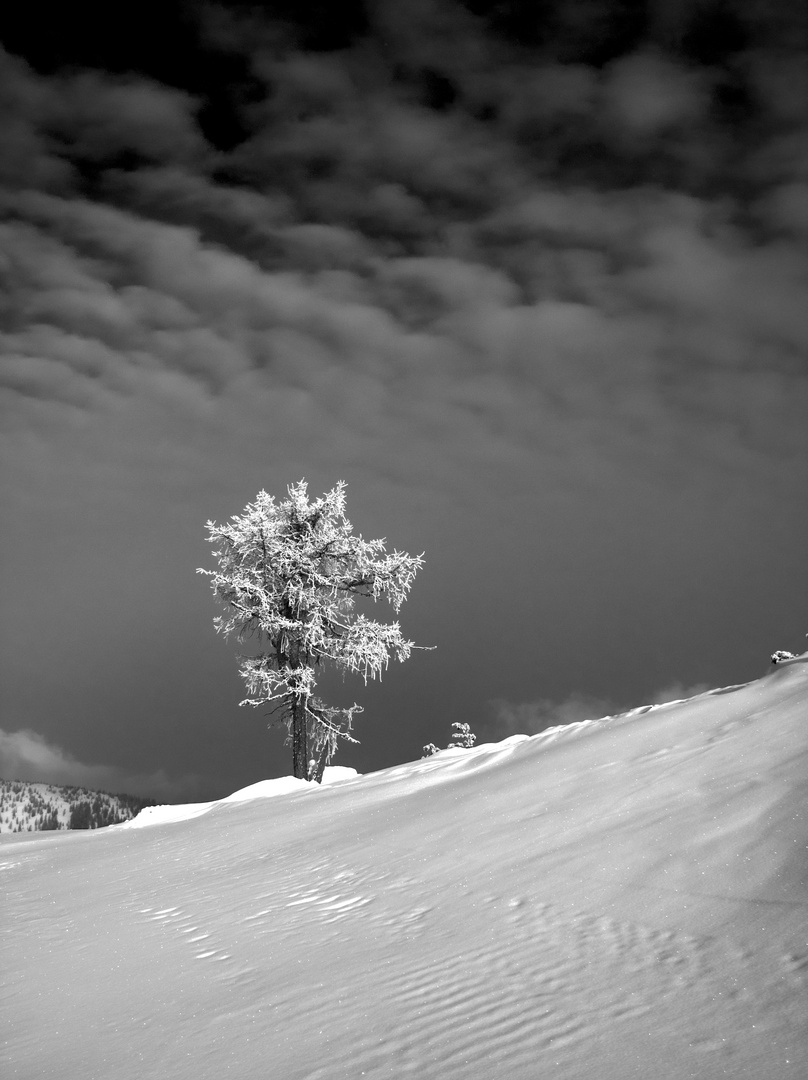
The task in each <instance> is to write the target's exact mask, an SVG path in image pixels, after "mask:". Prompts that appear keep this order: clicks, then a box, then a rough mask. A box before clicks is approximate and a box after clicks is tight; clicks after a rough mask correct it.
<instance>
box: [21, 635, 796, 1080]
mask: <svg viewBox="0 0 808 1080" xmlns="http://www.w3.org/2000/svg"><path fill="white" fill-rule="evenodd" d="M806 660H808V656H804V657H801V658H800V662H799V663H792V664H788V665H784V666H783V667H778V668H776V669H774V670H773V671H772V672H771V674H769V675H767V676H766V677H765V678H763V679H760V680H759V681H757V682H753V683H749V684H746V685H743V686H739V687H728V688H725V689H723V690H714V691H711V692H708V693H706V694H701V695H699V696H698V697H695V698H692V699H690V700H688V701H682V702H675V703H669V704H667V705H663V706H654V707H644V708H642V709H636V710H633V711H632V712H631V713H627V714H624V715H622V716H618V717H610V718H605V719H603V720H598V721H587V722H584V723H581V724H575V725H570V726H569V727H564V728H556V729H554V730H552V731H549V732H544V733H542V734H540V735H537V736H534V737H532V738H525V737H515V738H512V739H508V740H506V741H505V742H503V743H497V744H489V745H485V746H480V747H476V748H474V749H472V750H446V751H443V752H441V753H440V754H437V755H435V756H434V757H430V758H426V759H423V760H421V761H416V762H412V763H409V764H406V765H401V766H398V767H396V768H392V769H386V770H384V771H383V772H378V773H374V774H371V775H367V776H357V775H356V774H354V773H353V772H352V771H351V770H342V771H340V772H338V773H337V772H335V773H332V774H331V776H330V777H329V779H330V780H332V781H338V782H336V783H331V784H330V785H325V786H323V787H318V786H316V785H310V784H306V783H305V782H304V781H294V780H291V779H290V778H287V779H284V780H271V781H266V782H264V783H261V784H256V785H252V786H251V787H250V788H246V789H244V790H243V791H241V792H236V793H235V795H234V796H231V797H230V798H229V799H225V800H222V801H221V802H217V803H212V804H199V805H198V806H196V807H188V806H186V807H158V808H149V809H148V810H147V811H145V812H144V813H142V814H141V815H140V816H139V817H138V818H137V819H136V821H135V822H134V823H127V824H126V825H122V826H115V827H112V828H109V829H103V830H98V831H94V832H89V833H88V832H74V833H59V832H56V833H54V832H51V833H40V834H31V833H28V834H11V835H5V836H3V837H0V882H2V884H3V886H4V895H5V899H4V901H3V919H2V924H0V925H1V926H2V930H3V931H4V934H3V950H2V954H3V955H2V968H3V977H2V999H1V1000H2V1010H3V1021H4V1022H3V1038H4V1040H5V1042H4V1044H3V1051H2V1057H0V1061H2V1070H0V1071H2V1075H3V1077H9V1078H11V1077H15V1078H24V1080H44V1078H49V1077H59V1078H60V1080H64V1078H67V1080H73V1078H76V1080H78V1078H81V1080H152V1078H154V1080H157V1078H160V1080H163V1078H165V1080H207V1078H210V1080H214V1078H215V1080H220V1078H223V1077H235V1078H239V1080H242V1078H243V1080H251V1078H259V1077H260V1078H262V1080H358V1078H360V1077H367V1078H372V1080H380V1078H383V1077H385V1078H399V1077H417V1078H418V1080H500V1078H508V1080H543V1078H546V1077H553V1078H556V1080H595V1078H597V1080H632V1078H636V1080H640V1078H642V1080H649V1078H654V1080H684V1078H699V1080H701V1078H704V1080H708V1078H709V1080H712V1078H714V1077H732V1078H733V1080H780V1078H786V1077H788V1078H789V1080H798V1078H799V1080H802V1078H803V1077H805V1076H806V1062H807V1061H808V1025H806V1022H805V1021H806V1016H808V941H807V940H806V929H807V928H808V894H806V883H807V879H808V858H807V857H806V838H807V837H808V813H807V811H808V786H807V785H806V777H807V776H808V665H807V664H806ZM133 826H134V827H133Z"/></svg>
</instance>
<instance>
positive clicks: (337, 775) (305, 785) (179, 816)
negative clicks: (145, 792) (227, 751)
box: [116, 765, 359, 829]
mask: <svg viewBox="0 0 808 1080" xmlns="http://www.w3.org/2000/svg"><path fill="white" fill-rule="evenodd" d="M358 775H359V773H358V772H357V771H356V769H349V768H347V767H346V766H344V765H333V766H330V767H329V768H327V769H326V770H325V772H324V773H323V785H327V784H337V783H339V782H340V781H341V780H351V779H353V778H354V777H356V776H358ZM320 786H321V785H319V784H314V783H311V782H310V781H308V780H298V779H297V778H296V777H294V776H279V777H277V778H276V779H274V780H259V781H258V783H256V784H250V785H248V786H247V787H245V788H241V789H240V790H239V791H234V792H233V794H232V795H227V796H225V798H223V799H218V800H215V801H213V802H202V803H177V804H169V805H165V806H147V807H145V808H144V809H143V810H141V811H140V813H139V814H138V815H137V817H136V818H134V819H133V820H132V821H126V822H124V823H123V824H122V825H119V826H116V828H121V829H142V828H144V827H145V826H147V825H166V824H169V823H171V822H175V821H188V820H189V819H190V818H195V817H199V816H200V815H201V814H206V813H207V812H208V811H209V810H212V809H213V808H214V806H222V805H223V804H225V803H242V802H249V801H250V800H251V799H270V798H274V797H275V796H276V795H289V794H291V793H292V792H300V791H316V790H318V788H319V787H320Z"/></svg>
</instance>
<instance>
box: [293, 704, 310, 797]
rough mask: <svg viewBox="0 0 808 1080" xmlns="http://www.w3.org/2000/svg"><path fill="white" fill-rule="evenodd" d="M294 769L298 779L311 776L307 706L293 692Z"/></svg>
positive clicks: (306, 778)
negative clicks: (307, 736) (307, 734)
mask: <svg viewBox="0 0 808 1080" xmlns="http://www.w3.org/2000/svg"><path fill="white" fill-rule="evenodd" d="M292 770H293V772H294V775H295V776H296V777H297V779H298V780H308V778H309V748H308V740H307V738H306V706H305V704H304V702H303V700H302V698H300V697H298V695H297V694H292Z"/></svg>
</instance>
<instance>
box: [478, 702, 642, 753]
mask: <svg viewBox="0 0 808 1080" xmlns="http://www.w3.org/2000/svg"><path fill="white" fill-rule="evenodd" d="M489 706H490V708H491V709H492V710H493V714H494V715H493V716H492V717H489V718H487V719H486V720H484V721H482V722H481V724H480V735H481V737H482V738H484V739H485V741H489V740H490V741H492V742H499V741H500V740H501V739H507V738H508V737H509V736H511V735H538V734H539V732H541V731H545V730H547V728H552V727H559V726H561V725H565V724H577V723H580V722H581V721H582V720H598V719H600V718H601V717H604V716H612V715H614V714H615V713H617V712H619V711H621V710H619V709H618V708H617V707H616V706H615V705H614V703H613V702H610V701H608V700H606V699H605V698H597V697H591V696H588V695H586V694H579V693H575V694H570V696H569V697H568V698H565V699H564V700H563V701H552V700H551V699H549V698H539V699H538V700H537V701H523V702H518V703H516V702H512V701H506V700H505V699H504V698H497V699H495V700H493V701H491V702H489Z"/></svg>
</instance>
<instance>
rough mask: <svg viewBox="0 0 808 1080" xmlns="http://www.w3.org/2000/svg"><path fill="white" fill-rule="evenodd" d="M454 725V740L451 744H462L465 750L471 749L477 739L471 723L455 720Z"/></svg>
mask: <svg viewBox="0 0 808 1080" xmlns="http://www.w3.org/2000/svg"><path fill="white" fill-rule="evenodd" d="M452 727H453V728H455V730H454V731H453V732H452V741H451V743H450V744H449V746H450V747H452V746H462V747H463V748H464V749H465V750H469V749H471V747H472V746H474V744H475V742H476V741H477V736H476V735H475V734H474V733H473V732H472V730H471V728H470V727H469V725H468V724H459V723H457V722H455V723H453V724H452Z"/></svg>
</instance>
